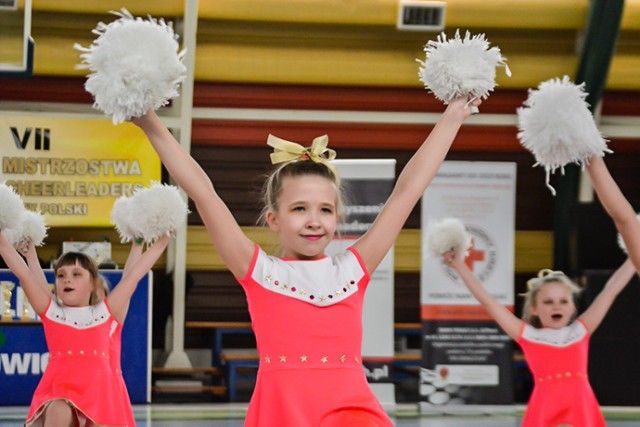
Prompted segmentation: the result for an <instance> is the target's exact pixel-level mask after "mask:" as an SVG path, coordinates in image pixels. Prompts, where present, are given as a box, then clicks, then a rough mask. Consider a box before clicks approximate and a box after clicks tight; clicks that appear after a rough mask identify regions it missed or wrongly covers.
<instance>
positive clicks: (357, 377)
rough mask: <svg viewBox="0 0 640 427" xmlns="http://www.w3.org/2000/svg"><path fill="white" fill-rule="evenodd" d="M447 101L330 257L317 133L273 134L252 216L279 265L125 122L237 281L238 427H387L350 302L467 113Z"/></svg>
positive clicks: (189, 162)
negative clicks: (369, 212)
mask: <svg viewBox="0 0 640 427" xmlns="http://www.w3.org/2000/svg"><path fill="white" fill-rule="evenodd" d="M471 104H473V105H479V104H480V101H479V100H475V101H473V102H471V101H469V100H467V99H457V100H454V101H452V102H451V103H450V104H449V105H448V107H447V109H446V111H445V112H444V114H443V116H442V118H441V119H440V121H439V122H438V123H437V124H436V126H435V128H434V129H433V131H432V132H431V134H430V135H429V137H428V138H427V139H426V140H425V142H424V143H423V144H422V146H421V147H420V148H419V149H418V151H417V152H416V154H415V155H414V156H413V157H412V159H411V160H410V161H409V163H408V164H407V165H406V166H405V168H404V170H403V171H402V173H401V174H400V176H399V177H398V181H397V184H396V186H395V188H394V191H393V193H392V194H391V196H390V198H389V200H388V201H387V203H386V205H385V207H384V208H383V210H382V212H380V214H379V215H378V217H377V219H376V221H375V222H374V224H373V225H372V226H371V228H370V229H369V231H368V232H367V233H366V234H365V235H364V236H362V237H361V238H360V240H358V241H357V242H356V243H355V244H354V245H353V246H352V247H350V248H349V249H348V250H347V251H346V252H344V253H342V254H340V255H338V256H335V257H333V258H330V257H327V256H326V255H325V249H326V247H327V245H328V244H329V242H331V240H332V239H333V237H334V236H335V234H336V229H337V227H338V222H339V217H340V215H339V213H340V211H341V205H342V202H341V188H340V180H339V178H338V175H337V174H336V173H335V171H334V167H333V165H331V163H330V160H331V159H332V158H333V157H334V156H335V152H333V150H330V149H328V148H327V139H326V137H319V138H316V139H315V140H314V143H313V145H312V146H311V147H308V148H305V147H302V146H300V145H298V144H295V143H292V142H289V141H285V140H282V139H279V138H276V137H273V136H270V137H269V140H268V144H269V145H271V146H273V147H274V148H275V152H274V153H272V155H271V160H272V162H273V163H282V164H281V165H280V166H278V167H277V168H276V169H275V170H274V171H273V172H272V174H271V175H270V176H269V178H268V179H267V181H266V183H265V186H264V210H263V218H264V220H265V221H266V223H267V224H268V226H269V228H270V229H271V230H273V231H274V232H276V233H277V234H278V236H279V237H280V242H281V246H282V252H281V253H280V256H279V257H275V256H270V255H267V254H266V253H265V252H264V251H263V250H262V249H261V248H260V247H258V246H257V245H256V244H255V243H254V242H252V241H251V240H250V239H249V238H248V237H247V236H246V235H245V234H244V233H243V231H242V229H241V228H240V226H239V225H238V223H237V222H236V220H235V219H234V218H233V215H232V214H231V212H230V211H229V209H228V208H227V206H226V205H225V204H224V202H223V201H222V200H221V199H220V197H219V196H218V194H217V193H216V191H215V190H214V187H213V184H212V183H211V180H210V179H209V177H208V176H207V175H206V173H205V172H204V171H203V170H202V168H201V167H200V166H199V165H198V164H197V163H196V161H195V160H194V159H193V158H192V157H191V156H190V155H189V154H188V153H186V152H185V151H184V150H183V149H182V148H181V146H180V145H179V144H178V142H177V141H176V140H175V139H174V138H173V136H172V135H171V133H170V132H169V131H168V130H167V129H166V128H165V127H164V125H163V124H162V122H161V121H160V120H159V118H158V116H157V115H156V114H155V113H154V112H153V111H149V112H148V113H147V114H146V115H145V116H143V117H141V118H136V119H134V120H133V121H134V123H136V124H137V125H138V126H140V127H141V128H142V130H143V131H144V132H145V133H146V135H147V137H148V138H149V140H150V141H151V144H152V145H153V147H154V148H155V150H156V151H157V152H158V154H159V156H160V159H161V160H162V162H163V164H164V165H165V167H166V168H167V170H168V171H169V173H170V174H171V176H172V177H173V178H174V179H175V180H176V182H178V184H179V185H180V186H181V187H182V188H183V189H184V190H185V191H186V193H187V194H188V195H189V197H190V198H191V199H193V201H194V202H195V205H196V207H197V209H198V212H199V214H200V216H201V218H202V220H203V221H204V224H205V226H206V228H207V231H208V233H209V236H210V237H211V239H212V241H213V243H214V245H215V247H216V249H217V251H218V254H219V255H220V257H221V258H222V259H223V261H224V262H225V263H226V265H227V267H228V268H229V270H230V271H231V272H232V273H233V274H234V275H235V276H236V278H237V279H238V281H239V282H240V284H241V285H242V287H243V289H244V291H245V293H246V295H247V301H248V304H249V312H250V314H251V320H252V328H253V330H254V332H255V336H256V339H257V349H258V353H259V356H260V367H259V370H258V378H257V382H256V386H255V390H254V392H253V395H252V397H251V402H250V403H249V409H248V412H247V417H246V419H245V426H251V427H253V426H260V427H300V426H308V427H334V426H345V425H358V426H368V427H375V426H385V427H388V426H389V427H390V426H392V425H393V424H392V422H391V420H390V419H389V417H388V416H387V414H386V413H385V411H384V410H383V408H382V406H381V405H380V403H379V402H378V401H377V400H376V398H375V396H374V394H373V392H372V391H371V389H370V388H369V385H368V383H367V380H366V377H365V374H364V369H363V366H362V357H361V354H360V351H361V346H362V305H363V301H364V292H365V290H366V288H367V286H368V284H369V279H370V275H371V273H372V272H373V271H374V270H375V269H376V267H377V266H378V264H379V263H380V261H381V260H382V258H383V257H384V256H385V255H386V254H387V252H388V251H389V249H390V248H391V246H392V245H393V242H394V241H395V239H396V237H397V236H398V233H399V232H400V230H401V228H402V226H403V224H404V222H405V221H406V219H407V217H408V215H409V213H410V212H411V210H412V209H413V207H414V206H415V204H416V203H417V202H418V200H419V199H420V197H421V196H422V194H423V193H424V191H425V189H426V187H427V186H428V185H429V183H430V182H431V180H432V179H433V177H434V176H435V174H436V172H437V170H438V168H439V167H440V165H441V163H442V161H443V160H444V158H445V156H446V154H447V152H448V150H449V148H450V146H451V144H452V143H453V140H454V138H455V136H456V134H457V132H458V130H459V128H460V126H461V125H462V123H463V122H464V120H465V119H466V118H467V117H469V116H470V114H471Z"/></svg>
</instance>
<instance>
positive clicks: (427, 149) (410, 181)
mask: <svg viewBox="0 0 640 427" xmlns="http://www.w3.org/2000/svg"><path fill="white" fill-rule="evenodd" d="M456 106H457V107H458V108H459V110H460V111H457V110H456V109H455V108H448V109H447V110H446V111H445V113H444V114H443V116H442V118H441V119H440V120H439V121H438V123H436V125H435V127H434V128H433V130H432V131H431V133H430V134H429V136H428V137H427V139H426V140H425V141H424V142H423V143H422V145H421V146H420V148H419V149H418V150H417V151H416V153H415V154H414V155H413V157H412V158H411V160H409V162H408V163H407V165H406V166H405V167H404V169H403V170H402V172H401V173H400V176H399V177H398V180H397V183H396V187H395V189H394V192H396V193H405V194H406V195H407V197H409V198H411V199H415V202H414V203H413V204H411V208H413V205H415V203H416V202H417V201H418V200H419V199H420V197H421V196H422V194H423V193H424V191H425V190H426V188H427V187H428V186H429V184H430V183H431V181H432V180H433V177H434V176H435V175H436V173H437V172H438V170H439V169H440V166H441V165H442V162H443V161H444V159H445V157H446V156H447V153H448V152H449V149H450V148H451V145H452V144H453V141H454V139H455V137H456V135H457V134H458V131H459V130H460V127H461V126H462V123H463V122H464V119H465V116H464V113H463V111H462V106H459V105H456Z"/></svg>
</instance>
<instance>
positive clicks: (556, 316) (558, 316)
mask: <svg viewBox="0 0 640 427" xmlns="http://www.w3.org/2000/svg"><path fill="white" fill-rule="evenodd" d="M551 318H552V319H553V320H560V319H562V314H552V315H551Z"/></svg>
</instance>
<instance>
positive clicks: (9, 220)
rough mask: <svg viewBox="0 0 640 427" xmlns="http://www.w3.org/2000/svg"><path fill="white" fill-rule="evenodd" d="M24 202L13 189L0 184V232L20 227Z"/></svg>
mask: <svg viewBox="0 0 640 427" xmlns="http://www.w3.org/2000/svg"><path fill="white" fill-rule="evenodd" d="M23 212H24V202H23V201H22V198H21V197H20V196H19V195H18V194H17V193H16V192H15V190H14V189H13V187H11V186H8V185H6V184H5V183H4V182H3V183H0V230H8V229H14V228H16V227H18V226H19V225H20V219H21V217H22V213H23Z"/></svg>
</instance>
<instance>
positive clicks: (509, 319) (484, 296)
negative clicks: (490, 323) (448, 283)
mask: <svg viewBox="0 0 640 427" xmlns="http://www.w3.org/2000/svg"><path fill="white" fill-rule="evenodd" d="M456 272H457V273H458V275H459V276H460V278H461V279H462V281H463V282H464V284H465V285H466V286H467V288H468V289H469V291H470V292H471V294H472V295H473V296H474V297H475V298H476V299H477V300H478V302H479V303H480V304H481V305H482V306H483V307H484V308H485V309H486V310H487V312H488V313H489V315H490V316H491V317H492V318H493V319H494V320H495V321H496V322H497V323H498V325H500V327H501V328H502V330H503V331H504V332H505V333H506V334H507V335H509V336H510V337H511V338H513V339H517V338H518V335H519V334H520V328H521V325H522V321H521V320H520V319H518V318H517V317H516V316H515V314H513V313H512V312H511V311H510V310H509V309H508V308H507V307H505V306H504V305H502V304H501V303H499V302H498V301H497V300H496V299H495V298H494V297H492V296H491V294H489V292H487V290H486V289H485V288H484V286H482V283H480V282H479V281H478V279H477V278H476V276H475V275H474V274H473V272H472V271H471V270H470V269H469V267H467V265H466V264H465V263H464V262H462V263H460V264H459V265H457V266H456Z"/></svg>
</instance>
